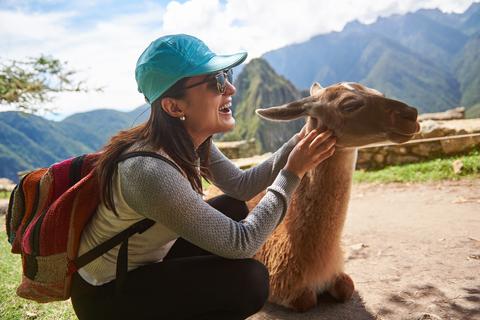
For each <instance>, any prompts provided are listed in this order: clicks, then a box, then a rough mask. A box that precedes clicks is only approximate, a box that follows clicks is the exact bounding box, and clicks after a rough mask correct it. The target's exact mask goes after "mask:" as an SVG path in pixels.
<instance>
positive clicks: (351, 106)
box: [340, 100, 363, 112]
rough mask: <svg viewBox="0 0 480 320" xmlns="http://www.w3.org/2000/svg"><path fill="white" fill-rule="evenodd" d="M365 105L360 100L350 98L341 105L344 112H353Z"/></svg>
mask: <svg viewBox="0 0 480 320" xmlns="http://www.w3.org/2000/svg"><path fill="white" fill-rule="evenodd" d="M362 106H363V102H362V101H359V100H350V101H347V102H345V103H344V104H343V105H342V106H341V107H340V110H342V112H353V111H356V110H358V109H360V108H361V107H362Z"/></svg>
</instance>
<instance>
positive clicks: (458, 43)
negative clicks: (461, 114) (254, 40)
mask: <svg viewBox="0 0 480 320" xmlns="http://www.w3.org/2000/svg"><path fill="white" fill-rule="evenodd" d="M263 58H264V59H266V60H267V61H268V62H269V63H270V65H272V66H273V68H274V69H275V71H276V72H278V73H279V74H280V75H282V76H284V77H285V78H287V79H289V80H290V81H292V83H293V84H294V85H295V86H296V87H297V88H301V89H305V88H308V87H309V86H310V85H311V84H312V83H313V82H314V81H317V82H319V83H320V84H322V85H323V86H328V85H330V84H333V83H337V82H341V81H355V82H360V83H363V84H365V85H367V86H370V87H373V88H375V89H377V90H379V91H381V92H383V93H385V94H386V95H387V96H390V97H392V98H396V99H399V100H402V101H405V102H407V103H408V104H410V105H413V106H416V107H417V108H418V109H419V110H420V111H421V112H437V111H442V110H447V109H451V108H453V107H456V106H464V107H466V108H471V107H474V106H475V105H476V104H477V103H479V102H480V3H474V4H472V5H471V6H470V7H469V8H468V9H467V10H466V11H465V12H464V13H462V14H446V13H442V12H441V11H439V10H419V11H417V12H414V13H408V14H405V15H393V16H390V17H386V18H379V19H378V20H377V21H376V22H375V23H372V24H368V25H366V24H361V23H359V22H358V21H353V22H350V23H349V24H347V25H346V26H345V28H344V29H343V30H342V31H341V32H331V33H328V34H323V35H318V36H316V37H313V38H311V39H310V40H308V41H306V42H303V43H298V44H293V45H289V46H287V47H283V48H280V49H278V50H274V51H271V52H268V53H266V54H264V55H263Z"/></svg>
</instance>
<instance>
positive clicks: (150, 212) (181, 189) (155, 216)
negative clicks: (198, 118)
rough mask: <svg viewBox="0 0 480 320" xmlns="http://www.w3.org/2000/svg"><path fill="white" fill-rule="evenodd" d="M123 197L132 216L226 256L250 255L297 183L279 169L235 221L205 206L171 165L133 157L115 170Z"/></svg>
mask: <svg viewBox="0 0 480 320" xmlns="http://www.w3.org/2000/svg"><path fill="white" fill-rule="evenodd" d="M118 174H119V178H120V183H121V191H122V195H123V197H124V198H125V201H126V202H127V204H128V205H129V206H130V207H131V208H132V209H133V210H135V211H136V212H138V213H140V214H142V215H144V216H145V217H147V218H150V219H152V220H155V221H157V222H158V223H161V224H163V225H165V226H166V227H167V228H169V229H171V230H172V231H173V232H175V233H177V234H178V235H179V236H181V237H182V238H184V239H186V240H187V241H189V242H191V243H193V244H195V245H197V246H199V247H201V248H203V249H205V250H207V251H210V252H212V253H214V254H217V255H219V256H223V257H226V258H246V257H251V256H253V255H254V254H255V252H256V251H257V250H258V249H259V248H260V246H261V245H262V244H263V243H264V241H265V240H266V239H267V237H268V235H269V234H270V233H271V232H272V231H273V230H274V229H275V227H276V226H277V225H278V224H279V223H280V221H281V219H282V218H283V216H284V214H285V211H286V208H287V204H288V201H289V198H290V196H291V194H292V192H293V190H294V189H295V188H296V187H297V185H298V184H299V182H300V179H299V178H298V176H296V175H295V174H293V173H291V172H289V171H286V170H282V171H280V173H279V174H278V176H277V178H276V179H275V181H274V182H273V184H272V185H271V186H270V187H269V188H268V189H267V193H266V195H265V197H263V199H262V200H261V201H260V202H259V203H258V205H257V206H256V207H255V208H254V209H253V210H252V212H251V213H250V214H249V215H248V217H247V218H245V219H244V220H242V221H240V222H236V221H234V220H232V219H230V218H228V217H226V216H225V215H224V214H223V213H221V212H219V211H217V210H216V209H214V208H212V207H211V206H210V205H208V204H207V203H206V202H205V201H204V200H203V199H202V197H201V196H200V195H199V194H197V193H196V192H195V191H193V189H192V188H191V186H190V183H189V182H188V181H187V179H185V177H183V176H182V175H181V174H180V173H179V172H178V171H177V170H176V169H175V168H173V167H172V166H171V165H170V164H168V163H166V162H164V161H162V160H159V159H156V158H149V157H136V158H132V159H128V160H125V161H123V162H121V163H120V164H119V166H118Z"/></svg>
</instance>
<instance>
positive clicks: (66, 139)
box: [0, 106, 149, 181]
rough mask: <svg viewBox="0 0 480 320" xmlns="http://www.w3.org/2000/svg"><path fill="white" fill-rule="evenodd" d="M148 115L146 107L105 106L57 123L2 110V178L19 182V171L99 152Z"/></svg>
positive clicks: (0, 161)
mask: <svg viewBox="0 0 480 320" xmlns="http://www.w3.org/2000/svg"><path fill="white" fill-rule="evenodd" d="M145 110H147V111H148V112H145V113H143V111H145ZM142 113H143V114H142ZM148 114H149V109H148V107H147V106H141V107H138V108H136V109H135V110H133V111H130V112H121V111H115V110H106V109H105V110H104V109H102V110H94V111H90V112H85V113H78V114H74V115H72V116H70V117H67V118H65V119H64V120H63V121H60V122H56V121H51V120H47V119H45V118H42V117H39V116H36V115H32V114H26V113H21V112H15V111H7V112H0V177H5V178H9V179H11V180H13V181H18V176H17V173H18V172H21V171H25V170H31V169H34V168H39V167H46V166H50V165H51V164H53V163H55V162H57V161H59V160H61V159H66V158H69V157H72V156H75V155H80V154H83V153H88V152H94V151H97V150H99V149H100V148H101V146H102V145H103V144H105V143H106V142H107V141H108V139H109V137H110V136H112V135H113V134H114V133H116V132H117V131H119V130H121V129H125V128H128V127H131V126H133V125H134V124H136V123H139V122H142V121H145V120H146V118H147V117H148Z"/></svg>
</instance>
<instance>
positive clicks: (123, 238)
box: [69, 151, 181, 278]
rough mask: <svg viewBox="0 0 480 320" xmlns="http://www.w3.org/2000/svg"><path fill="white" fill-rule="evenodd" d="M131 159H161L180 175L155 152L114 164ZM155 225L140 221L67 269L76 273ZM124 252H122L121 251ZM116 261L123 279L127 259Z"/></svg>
mask: <svg viewBox="0 0 480 320" xmlns="http://www.w3.org/2000/svg"><path fill="white" fill-rule="evenodd" d="M133 157H153V158H158V159H161V160H163V161H165V162H167V163H168V164H170V165H171V166H173V167H174V168H175V169H177V170H178V171H179V172H180V173H181V170H180V168H178V166H177V164H176V163H175V162H173V161H172V160H170V159H168V158H166V157H164V156H162V155H159V154H158V153H155V152H149V151H135V152H129V153H125V154H123V155H121V156H120V157H118V158H117V160H116V163H117V164H118V163H119V162H121V161H123V160H126V159H129V158H133ZM154 224H155V221H153V220H151V219H147V218H145V219H143V220H140V221H138V222H136V223H134V224H133V225H131V226H130V227H128V228H127V229H125V230H123V231H122V232H120V233H118V234H117V235H115V236H113V237H112V238H110V239H108V240H107V241H105V242H104V243H102V244H100V245H98V246H96V247H95V248H92V249H91V250H89V251H87V252H85V253H84V254H82V255H81V256H79V257H77V258H76V259H75V260H73V261H72V262H73V265H71V266H70V267H69V270H70V271H73V272H74V271H77V270H78V269H80V268H82V267H83V266H85V265H87V264H88V263H90V262H91V261H93V260H95V259H96V258H98V257H100V256H101V255H102V254H104V253H106V252H107V251H109V250H110V249H112V248H114V247H116V246H117V245H119V244H121V243H123V244H127V245H128V242H127V240H128V238H130V237H131V236H132V235H134V234H135V233H143V232H145V231H146V230H147V229H148V228H150V227H151V226H153V225H154ZM123 244H122V247H125V245H123ZM122 251H124V250H122ZM118 258H119V259H117V277H118V276H119V274H120V277H121V278H123V277H124V274H126V268H127V257H125V256H123V254H122V257H120V256H119V257H118ZM119 263H120V265H119Z"/></svg>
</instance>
